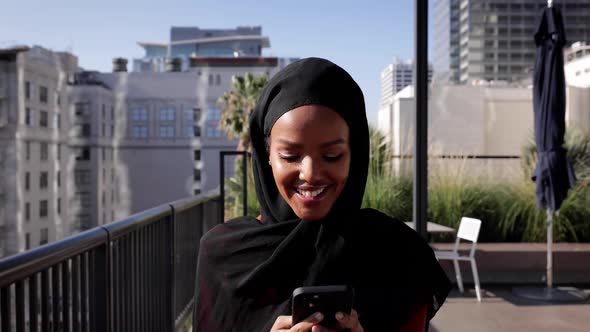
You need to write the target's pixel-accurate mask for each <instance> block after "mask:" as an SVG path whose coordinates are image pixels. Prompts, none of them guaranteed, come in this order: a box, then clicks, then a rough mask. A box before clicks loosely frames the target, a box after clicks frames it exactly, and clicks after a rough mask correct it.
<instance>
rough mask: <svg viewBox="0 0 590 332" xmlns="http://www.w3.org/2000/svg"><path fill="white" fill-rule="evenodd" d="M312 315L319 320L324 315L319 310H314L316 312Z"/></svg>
mask: <svg viewBox="0 0 590 332" xmlns="http://www.w3.org/2000/svg"><path fill="white" fill-rule="evenodd" d="M313 317H314V318H315V319H317V320H320V319H322V318H323V317H324V315H322V313H321V312H316V314H315V315H314V316H313Z"/></svg>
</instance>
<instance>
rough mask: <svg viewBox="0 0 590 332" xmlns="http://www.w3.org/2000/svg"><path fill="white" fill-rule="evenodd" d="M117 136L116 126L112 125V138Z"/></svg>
mask: <svg viewBox="0 0 590 332" xmlns="http://www.w3.org/2000/svg"><path fill="white" fill-rule="evenodd" d="M114 136H115V126H114V125H111V137H114Z"/></svg>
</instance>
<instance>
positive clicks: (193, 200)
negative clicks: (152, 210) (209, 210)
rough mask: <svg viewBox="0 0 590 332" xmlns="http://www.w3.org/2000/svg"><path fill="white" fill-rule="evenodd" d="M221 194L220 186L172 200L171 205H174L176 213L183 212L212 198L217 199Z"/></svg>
mask: <svg viewBox="0 0 590 332" xmlns="http://www.w3.org/2000/svg"><path fill="white" fill-rule="evenodd" d="M219 194H220V189H219V187H218V188H216V189H213V190H210V191H208V192H207V193H205V194H201V195H197V196H191V197H187V198H183V199H179V200H177V201H174V202H171V203H170V206H172V208H173V209H174V212H175V213H181V212H183V211H187V210H190V209H192V208H193V207H195V206H197V205H199V204H204V203H205V202H208V201H210V200H214V199H217V198H218V197H219Z"/></svg>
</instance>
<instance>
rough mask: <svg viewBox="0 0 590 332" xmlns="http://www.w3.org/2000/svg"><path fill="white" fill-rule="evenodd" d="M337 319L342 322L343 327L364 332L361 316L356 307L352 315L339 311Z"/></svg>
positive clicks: (356, 331) (355, 331) (354, 331)
mask: <svg viewBox="0 0 590 332" xmlns="http://www.w3.org/2000/svg"><path fill="white" fill-rule="evenodd" d="M336 320H338V322H340V325H342V327H344V328H347V329H350V331H351V332H363V327H362V326H361V323H360V322H359V316H358V314H357V312H356V310H354V309H352V311H351V312H350V315H347V314H345V313H342V312H337V313H336Z"/></svg>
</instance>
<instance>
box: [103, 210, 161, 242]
mask: <svg viewBox="0 0 590 332" xmlns="http://www.w3.org/2000/svg"><path fill="white" fill-rule="evenodd" d="M170 214H171V209H170V205H169V204H162V205H160V206H157V207H155V208H152V209H149V210H145V211H142V212H139V213H136V214H134V215H132V216H130V217H127V218H125V219H123V220H120V221H117V222H114V223H111V224H107V225H103V226H101V228H103V229H105V230H106V231H107V232H108V233H109V236H110V240H111V241H113V240H116V239H118V238H120V237H121V236H125V235H127V234H129V233H131V232H134V231H136V230H138V229H140V228H143V227H145V226H147V225H149V224H151V223H153V222H157V221H159V220H160V219H162V218H164V217H166V216H170Z"/></svg>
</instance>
